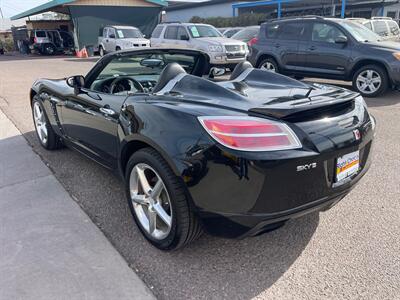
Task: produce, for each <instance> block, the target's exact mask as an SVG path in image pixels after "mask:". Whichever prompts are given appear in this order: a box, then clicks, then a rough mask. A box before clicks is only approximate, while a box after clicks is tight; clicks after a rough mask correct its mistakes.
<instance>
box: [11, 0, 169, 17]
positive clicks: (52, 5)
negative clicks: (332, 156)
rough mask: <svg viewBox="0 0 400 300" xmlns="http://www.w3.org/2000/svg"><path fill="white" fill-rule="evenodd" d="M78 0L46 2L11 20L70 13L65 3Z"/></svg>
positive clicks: (161, 2)
mask: <svg viewBox="0 0 400 300" xmlns="http://www.w3.org/2000/svg"><path fill="white" fill-rule="evenodd" d="M75 1H76V0H52V1H50V2H47V3H44V4H42V5H39V6H36V7H34V8H32V9H29V10H27V11H24V12H22V13H20V14H17V15H15V16H13V17H11V20H18V19H21V18H26V17H29V16H33V15H38V14H41V13H44V12H48V11H54V12H60V13H65V14H69V11H68V8H67V7H65V6H64V5H65V4H72V3H73V2H75ZM145 1H146V2H150V3H154V4H157V5H160V6H168V4H167V1H164V0H145Z"/></svg>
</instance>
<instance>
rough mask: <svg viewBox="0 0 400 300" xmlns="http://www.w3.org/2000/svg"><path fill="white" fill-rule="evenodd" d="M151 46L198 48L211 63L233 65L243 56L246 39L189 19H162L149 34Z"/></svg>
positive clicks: (242, 59) (227, 66) (244, 57)
mask: <svg viewBox="0 0 400 300" xmlns="http://www.w3.org/2000/svg"><path fill="white" fill-rule="evenodd" d="M150 43H151V46H152V47H159V46H165V47H174V48H175V47H178V48H186V49H196V50H201V51H203V52H205V53H207V54H208V56H209V58H210V64H211V65H212V66H218V67H226V68H230V69H233V68H234V67H235V66H236V65H237V64H238V63H241V62H242V61H245V60H246V57H247V55H248V54H249V50H248V48H247V45H246V43H243V42H240V41H236V40H232V39H228V38H225V37H223V36H222V34H221V33H220V32H219V31H218V30H217V29H216V28H214V27H213V26H211V25H207V24H193V23H175V22H174V23H162V24H159V25H157V27H156V28H155V29H154V31H153V33H152V34H151V39H150Z"/></svg>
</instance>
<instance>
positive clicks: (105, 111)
mask: <svg viewBox="0 0 400 300" xmlns="http://www.w3.org/2000/svg"><path fill="white" fill-rule="evenodd" d="M100 111H101V112H102V113H103V114H106V115H110V116H112V115H115V114H116V113H115V111H114V110H113V109H111V108H110V107H107V106H103V107H100Z"/></svg>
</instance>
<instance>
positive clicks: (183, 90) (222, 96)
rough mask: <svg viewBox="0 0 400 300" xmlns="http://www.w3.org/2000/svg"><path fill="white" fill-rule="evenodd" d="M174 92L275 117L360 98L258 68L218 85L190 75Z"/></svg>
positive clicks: (195, 100) (200, 101)
mask: <svg viewBox="0 0 400 300" xmlns="http://www.w3.org/2000/svg"><path fill="white" fill-rule="evenodd" d="M171 92H172V93H173V94H177V95H180V97H179V98H180V99H181V100H180V101H187V102H192V103H196V104H199V105H205V106H215V107H219V108H225V109H231V110H235V111H238V110H242V111H250V112H254V113H261V114H264V115H267V116H271V117H274V118H285V117H288V116H290V115H293V114H296V113H299V112H304V111H307V110H310V109H316V108H321V107H325V106H329V105H334V104H335V105H336V104H339V103H342V102H343V103H344V102H347V101H351V100H353V99H354V98H356V97H358V96H359V94H357V93H355V92H352V91H348V90H346V89H343V88H338V87H334V86H327V85H319V84H308V83H303V82H300V81H297V80H295V79H292V78H289V77H286V76H283V75H280V74H276V73H272V72H269V71H263V70H258V69H252V70H250V72H248V75H247V76H246V77H245V78H243V79H241V80H232V81H226V82H219V83H218V82H211V81H209V80H207V79H204V78H199V77H195V76H191V75H187V76H185V77H183V78H182V79H181V80H180V81H179V82H178V83H177V84H176V85H175V87H174V88H173V89H172V90H171ZM183 99H184V100H183Z"/></svg>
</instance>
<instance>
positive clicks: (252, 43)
mask: <svg viewBox="0 0 400 300" xmlns="http://www.w3.org/2000/svg"><path fill="white" fill-rule="evenodd" d="M257 42H258V38H256V37H254V38H252V39H251V40H250V41H248V43H247V44H248V45H249V47H251V46H253V45H254V44H256V43H257Z"/></svg>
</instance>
